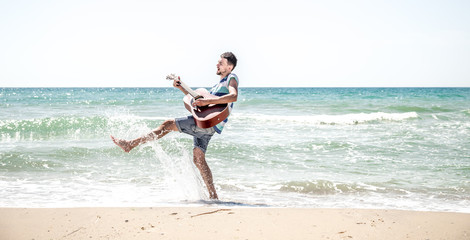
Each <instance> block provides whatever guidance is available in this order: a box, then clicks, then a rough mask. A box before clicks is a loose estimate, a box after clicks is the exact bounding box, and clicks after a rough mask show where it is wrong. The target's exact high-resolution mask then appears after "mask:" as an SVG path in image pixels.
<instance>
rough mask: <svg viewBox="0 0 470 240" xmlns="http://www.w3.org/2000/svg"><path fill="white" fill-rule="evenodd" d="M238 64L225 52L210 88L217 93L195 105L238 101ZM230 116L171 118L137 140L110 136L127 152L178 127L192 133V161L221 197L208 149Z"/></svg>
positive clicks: (212, 194) (212, 193)
mask: <svg viewBox="0 0 470 240" xmlns="http://www.w3.org/2000/svg"><path fill="white" fill-rule="evenodd" d="M236 65H237V58H236V57H235V55H234V54H233V53H231V52H226V53H223V54H222V55H221V56H220V60H219V61H218V63H217V75H219V76H220V81H219V83H218V84H216V85H215V86H214V87H213V88H212V89H211V91H210V93H211V94H212V95H215V96H217V97H216V98H211V99H204V98H202V99H198V100H196V101H194V102H193V106H206V105H209V104H225V103H227V104H228V105H229V108H230V109H231V108H232V107H233V102H236V101H237V97H238V77H237V75H235V74H233V73H232V71H233V69H234V68H235V67H236ZM173 86H174V87H175V88H178V89H179V90H181V91H182V92H183V93H184V94H185V95H186V94H188V92H186V90H184V89H183V87H182V86H181V85H180V82H179V81H178V80H174V81H173ZM227 120H228V119H225V120H224V121H222V122H221V123H219V124H217V125H216V126H214V127H212V128H204V129H203V128H199V127H198V126H196V123H195V121H194V118H193V116H187V117H182V118H176V119H170V120H166V121H165V122H163V123H162V124H161V125H160V126H159V127H158V128H156V129H154V130H152V131H151V132H150V133H148V134H146V135H144V136H142V137H139V138H136V139H134V140H124V139H117V138H115V137H113V136H111V139H112V140H113V142H114V143H115V144H116V145H118V146H119V147H120V148H122V149H123V150H124V151H125V152H129V151H131V150H132V149H133V148H135V147H137V146H139V145H141V144H144V143H146V142H148V141H152V140H157V139H160V138H162V137H163V136H165V135H166V134H167V133H169V132H172V131H179V132H183V133H186V134H189V135H192V136H193V141H194V148H193V161H194V164H195V165H196V167H197V168H198V169H199V172H200V173H201V176H202V178H203V180H204V182H205V184H206V186H207V190H208V191H209V196H210V198H211V199H218V196H217V192H216V190H215V187H214V182H213V180H212V172H211V170H210V168H209V166H208V165H207V162H206V158H205V153H206V149H207V146H208V144H209V141H210V139H211V137H212V135H214V133H215V132H217V133H219V134H220V133H222V129H223V127H224V125H225V123H226V122H227Z"/></svg>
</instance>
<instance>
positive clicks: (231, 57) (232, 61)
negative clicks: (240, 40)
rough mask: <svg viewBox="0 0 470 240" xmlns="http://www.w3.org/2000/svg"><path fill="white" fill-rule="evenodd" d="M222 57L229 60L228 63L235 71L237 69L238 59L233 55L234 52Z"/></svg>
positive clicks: (223, 54)
mask: <svg viewBox="0 0 470 240" xmlns="http://www.w3.org/2000/svg"><path fill="white" fill-rule="evenodd" d="M220 57H221V58H225V59H227V61H228V63H229V64H232V65H233V69H235V67H236V66H237V57H235V54H233V53H232V52H225V53H222V55H220ZM233 69H232V71H233Z"/></svg>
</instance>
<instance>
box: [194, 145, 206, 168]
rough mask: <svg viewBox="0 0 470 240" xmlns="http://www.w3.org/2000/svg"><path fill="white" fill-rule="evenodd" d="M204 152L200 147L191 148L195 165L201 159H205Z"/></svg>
mask: <svg viewBox="0 0 470 240" xmlns="http://www.w3.org/2000/svg"><path fill="white" fill-rule="evenodd" d="M205 157H206V154H205V153H204V151H202V149H200V148H198V147H195V148H194V149H193V161H194V163H195V164H196V165H198V164H201V163H202V162H203V161H205V160H206V159H205Z"/></svg>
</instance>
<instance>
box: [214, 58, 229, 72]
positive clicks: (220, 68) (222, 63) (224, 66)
mask: <svg viewBox="0 0 470 240" xmlns="http://www.w3.org/2000/svg"><path fill="white" fill-rule="evenodd" d="M232 68H233V67H232V65H230V64H228V61H227V59H225V58H220V60H219V62H217V75H227V74H228V73H230V71H232Z"/></svg>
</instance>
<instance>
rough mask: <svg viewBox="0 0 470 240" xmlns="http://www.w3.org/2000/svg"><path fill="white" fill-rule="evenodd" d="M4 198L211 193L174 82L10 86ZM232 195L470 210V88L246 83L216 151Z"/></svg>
mask: <svg viewBox="0 0 470 240" xmlns="http://www.w3.org/2000/svg"><path fill="white" fill-rule="evenodd" d="M0 108H1V113H0V143H1V145H0V199H1V200H0V206H1V207H62V206H69V207H70V206H72V207H78V206H162V205H179V204H182V205H188V204H200V203H207V201H206V200H207V199H208V196H207V193H206V189H205V187H204V184H203V183H202V181H201V179H200V177H199V174H198V171H197V169H195V167H194V166H193V164H192V162H191V158H192V156H191V154H192V139H191V137H189V136H186V135H184V134H180V133H171V134H169V135H167V136H166V137H165V138H163V139H161V140H159V141H157V142H152V143H149V144H146V145H143V146H141V147H138V148H136V149H135V150H133V151H132V152H131V153H129V154H126V153H124V152H122V151H121V150H120V149H119V148H118V147H116V146H115V145H114V144H113V143H112V142H111V141H110V138H109V135H110V134H113V135H115V136H117V137H121V138H134V137H138V136H140V135H142V134H145V133H147V132H148V131H150V130H151V129H153V128H156V127H157V126H158V125H159V124H161V123H162V122H163V121H164V120H165V119H167V118H174V117H180V116H185V115H187V114H188V112H186V110H185V108H184V106H183V102H182V95H181V93H180V92H179V91H178V90H175V89H172V88H116V89H114V88H83V89H82V88H46V89H30V88H28V89H13V88H7V89H0ZM207 161H208V164H209V166H210V167H211V169H212V172H213V175H214V180H215V185H216V188H217V190H218V194H219V197H220V199H221V201H222V202H234V203H240V204H247V205H263V206H264V205H266V206H276V207H284V206H288V207H327V208H329V207H334V208H336V207H354V208H386V209H413V210H431V211H455V212H470V89H469V88H242V89H240V96H239V99H238V102H237V103H236V105H235V108H234V111H233V114H232V116H231V117H230V120H229V123H228V124H227V125H226V128H225V129H224V132H223V133H222V134H221V135H216V136H215V137H213V139H212V141H211V143H210V145H209V149H208V151H207Z"/></svg>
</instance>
